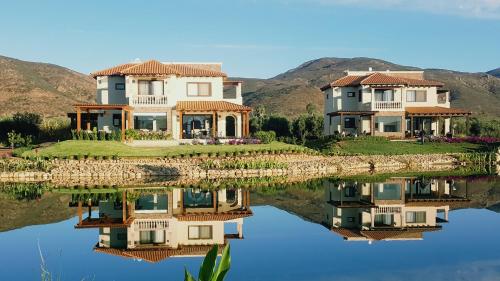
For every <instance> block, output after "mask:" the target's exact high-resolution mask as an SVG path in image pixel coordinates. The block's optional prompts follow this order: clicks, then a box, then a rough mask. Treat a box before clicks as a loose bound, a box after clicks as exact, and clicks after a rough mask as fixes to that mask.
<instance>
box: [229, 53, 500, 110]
mask: <svg viewBox="0 0 500 281" xmlns="http://www.w3.org/2000/svg"><path fill="white" fill-rule="evenodd" d="M369 67H372V68H373V69H374V70H380V71H385V70H423V71H425V76H426V78H427V79H433V80H438V81H441V82H444V83H445V84H446V86H445V87H446V88H447V89H449V90H450V91H451V99H452V106H455V107H460V108H465V109H469V110H471V111H473V112H475V113H478V114H487V115H495V116H500V110H498V107H499V106H500V78H497V77H494V76H492V75H489V74H487V73H466V72H458V71H452V70H444V69H420V68H417V67H412V66H404V65H398V64H394V63H391V62H387V61H383V60H379V59H373V58H321V59H316V60H312V61H308V62H306V63H303V64H301V65H299V66H298V67H296V68H294V69H291V70H288V71H286V72H284V73H282V74H279V75H277V76H275V77H273V78H270V79H245V78H238V79H241V80H243V81H244V82H245V83H244V84H243V98H244V102H245V104H247V105H249V106H253V107H255V106H257V105H264V106H265V107H266V111H267V112H268V113H278V114H282V115H285V116H294V115H298V114H300V113H302V112H304V111H305V106H306V104H307V103H309V102H312V103H314V104H316V105H317V108H318V109H319V110H322V109H323V96H322V93H321V91H320V90H319V88H320V87H321V86H324V85H326V84H328V83H330V82H332V81H334V80H336V79H338V78H340V77H342V76H343V75H344V71H346V70H368V68H369Z"/></svg>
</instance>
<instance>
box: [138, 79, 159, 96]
mask: <svg viewBox="0 0 500 281" xmlns="http://www.w3.org/2000/svg"><path fill="white" fill-rule="evenodd" d="M138 94H139V95H141V96H143V95H163V82H162V81H157V80H139V83H138Z"/></svg>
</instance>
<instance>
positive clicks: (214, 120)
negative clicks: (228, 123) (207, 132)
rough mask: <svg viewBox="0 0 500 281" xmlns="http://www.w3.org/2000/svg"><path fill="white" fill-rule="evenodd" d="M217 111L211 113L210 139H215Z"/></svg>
mask: <svg viewBox="0 0 500 281" xmlns="http://www.w3.org/2000/svg"><path fill="white" fill-rule="evenodd" d="M216 118H217V111H213V112H212V137H214V138H215V137H217V121H216Z"/></svg>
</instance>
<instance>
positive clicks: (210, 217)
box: [176, 210, 253, 221]
mask: <svg viewBox="0 0 500 281" xmlns="http://www.w3.org/2000/svg"><path fill="white" fill-rule="evenodd" d="M252 215H253V213H252V211H250V210H249V211H241V212H232V213H219V214H214V213H206V214H184V215H178V216H176V217H177V219H178V220H179V221H228V220H234V219H239V218H246V217H250V216H252Z"/></svg>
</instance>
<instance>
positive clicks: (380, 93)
mask: <svg viewBox="0 0 500 281" xmlns="http://www.w3.org/2000/svg"><path fill="white" fill-rule="evenodd" d="M375 101H394V91H393V90H384V89H376V90H375Z"/></svg>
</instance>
